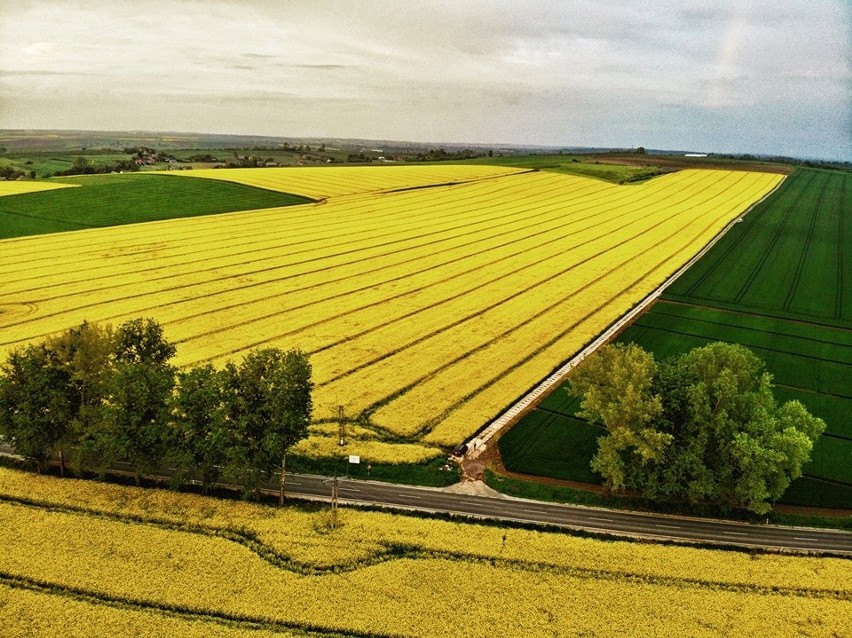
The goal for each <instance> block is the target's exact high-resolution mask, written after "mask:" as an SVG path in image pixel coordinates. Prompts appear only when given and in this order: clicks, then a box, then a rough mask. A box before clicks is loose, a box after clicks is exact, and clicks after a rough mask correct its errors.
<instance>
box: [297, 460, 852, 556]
mask: <svg viewBox="0 0 852 638" xmlns="http://www.w3.org/2000/svg"><path fill="white" fill-rule="evenodd" d="M339 481H340V484H339V502H340V503H349V504H358V505H379V506H385V507H396V508H404V509H410V510H417V511H422V512H433V513H434V512H440V513H449V514H458V515H465V516H474V517H479V518H488V519H494V520H504V521H516V522H523V523H545V524H548V525H556V526H559V527H566V528H570V529H579V530H585V531H590V532H597V533H601V534H612V535H617V536H627V537H633V538H654V539H667V540H675V541H682V542H697V543H705V544H713V545H723V546H737V547H756V548H768V549H776V550H781V549H783V550H792V551H806V552H818V553H832V554H845V555H850V556H852V532H846V531H836V530H826V529H815V528H803V527H787V526H780V525H756V524H751V523H738V522H733V521H723V520H718V519H706V518H689V517H681V516H666V515H659V514H647V513H642V512H630V511H622V510H611V509H599V508H590V507H580V506H575V505H564V504H558V503H546V502H542V501H530V500H526V499H518V498H512V497H507V496H500V497H494V496H480V495H472V494H459V493H453V492H448V491H446V490H443V489H438V488H427V487H413V486H406V485H396V484H391V483H380V482H377V481H361V480H353V479H345V478H341V479H339ZM330 483H331V479H329V478H328V477H322V476H311V475H304V474H298V475H293V476H290V475H288V478H287V491H286V493H287V495H289V496H292V497H297V498H298V497H302V498H321V499H323V500H328V499H330V497H331V484H330Z"/></svg>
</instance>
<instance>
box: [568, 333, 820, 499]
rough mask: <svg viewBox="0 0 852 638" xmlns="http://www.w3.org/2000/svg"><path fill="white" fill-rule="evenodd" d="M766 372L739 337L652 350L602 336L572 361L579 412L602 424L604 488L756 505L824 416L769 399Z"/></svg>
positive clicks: (805, 453)
mask: <svg viewBox="0 0 852 638" xmlns="http://www.w3.org/2000/svg"><path fill="white" fill-rule="evenodd" d="M771 382H772V377H771V375H770V374H769V373H768V372H767V371H766V369H765V366H764V363H763V361H761V360H760V359H759V358H758V357H757V356H756V355H755V354H754V353H753V352H752V351H751V350H749V349H748V348H746V347H744V346H740V345H736V344H727V343H712V344H709V345H707V346H704V347H701V348H695V349H694V350H691V351H689V352H687V353H684V354H682V355H680V356H677V357H671V358H669V359H665V360H662V361H657V360H655V359H654V356H653V354H651V353H648V352H646V351H645V350H643V349H642V348H641V347H639V346H638V345H636V344H629V345H622V344H614V345H610V346H605V347H604V348H602V349H601V350H599V351H598V352H597V353H596V354H594V355H592V356H591V357H590V358H589V359H588V360H586V361H585V362H584V364H583V365H582V366H580V367H578V369H577V370H576V371H575V373H574V375H573V376H572V378H571V380H570V382H569V388H570V391H571V393H572V394H574V395H576V396H580V397H582V403H581V413H580V416H582V417H584V418H586V419H589V420H590V421H592V422H594V423H599V424H602V425H603V426H604V427H605V428H606V429H607V430H608V432H609V436H604V437H601V438H599V439H598V451H597V454H596V455H595V456H594V458H593V459H592V469H593V470H595V471H596V472H598V473H600V474H601V475H602V476H603V477H604V480H605V486H606V487H607V488H608V489H611V490H622V489H628V490H635V491H638V492H640V493H641V494H642V495H643V496H644V497H646V498H648V499H650V500H655V501H661V500H665V501H680V502H687V503H708V502H709V503H715V504H718V505H722V506H726V507H737V508H745V509H748V510H751V511H753V512H756V513H758V514H763V513H766V512H768V511H769V510H770V509H771V505H770V502H771V501H775V500H776V499H778V498H780V497H781V495H782V494H783V493H784V491H785V490H786V489H787V487H789V485H790V482H791V481H792V480H793V479H796V478H798V477H799V476H801V474H802V466H804V465H805V464H806V463H807V462H808V461H809V460H810V453H811V450H812V449H813V443H814V441H815V440H816V439H817V438H818V437H819V436H820V435H821V434H822V432H823V431H824V430H825V427H826V425H825V422H823V421H822V419H819V418H817V417H814V416H812V415H811V414H810V413H809V412H808V411H807V409H806V408H805V406H804V405H802V403H800V402H799V401H788V402H786V403H784V404H782V405H779V404H778V403H777V402H776V401H775V398H774V396H773V394H772V383H771Z"/></svg>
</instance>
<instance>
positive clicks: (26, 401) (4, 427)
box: [0, 344, 75, 472]
mask: <svg viewBox="0 0 852 638" xmlns="http://www.w3.org/2000/svg"><path fill="white" fill-rule="evenodd" d="M69 381H70V379H69V375H68V371H67V369H66V368H65V367H64V366H63V365H62V362H61V361H60V360H59V359H58V357H57V356H56V354H55V353H54V352H52V351H51V350H49V349H48V348H47V347H46V346H45V345H44V344H40V345H30V346H27V347H25V348H19V349H16V350H13V351H12V352H11V353H10V354H9V356H8V359H7V362H6V364H5V365H4V366H3V368H2V376H0V435H2V436H3V437H4V438H5V439H7V440H8V441H9V442H10V443H11V444H12V445H13V446H14V447H15V451H16V452H17V453H18V454H21V455H22V456H24V457H25V458H27V459H29V460H30V461H32V462H34V463H35V464H36V468H37V470H38V471H39V472H41V469H42V466H43V464H44V463H46V462H47V461H49V460H50V457H51V456H52V455H53V453H54V452H55V451H57V450H59V449H60V447H61V444H62V443H63V442H66V441H67V438H68V436H69V433H70V429H71V428H70V425H71V421H72V418H73V416H74V412H75V405H74V403H73V397H70V396H69V394H68V392H67V387H68V384H69Z"/></svg>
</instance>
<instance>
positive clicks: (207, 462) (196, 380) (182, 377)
mask: <svg viewBox="0 0 852 638" xmlns="http://www.w3.org/2000/svg"><path fill="white" fill-rule="evenodd" d="M172 419H173V425H172V429H171V438H170V443H169V458H170V460H171V461H172V463H173V464H175V465H176V466H177V467H178V468H179V476H178V477H177V478H178V480H180V479H181V478H182V476H183V475H186V474H191V473H193V472H197V473H198V474H200V476H201V481H202V486H203V490H204V493H205V494H206V493H207V490H208V489H209V487H210V485H212V484H213V483H215V482H216V480H217V479H218V478H219V476H220V473H221V471H220V468H221V466H222V465H223V464H224V463H225V461H226V459H227V456H226V453H227V449H228V444H229V436H228V431H227V430H226V428H225V425H226V424H225V394H224V375H223V373H222V372H219V371H218V370H216V369H215V368H214V367H213V366H212V365H210V364H207V365H204V366H199V367H194V368H190V369H189V370H187V371H185V372H179V373H178V390H177V392H176V393H175V395H174V400H173V407H172Z"/></svg>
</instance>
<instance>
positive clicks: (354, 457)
mask: <svg viewBox="0 0 852 638" xmlns="http://www.w3.org/2000/svg"><path fill="white" fill-rule="evenodd" d="M349 462H350V463H356V464H357V463H360V462H361V457H360V456H358V455H357V454H350V455H349Z"/></svg>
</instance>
